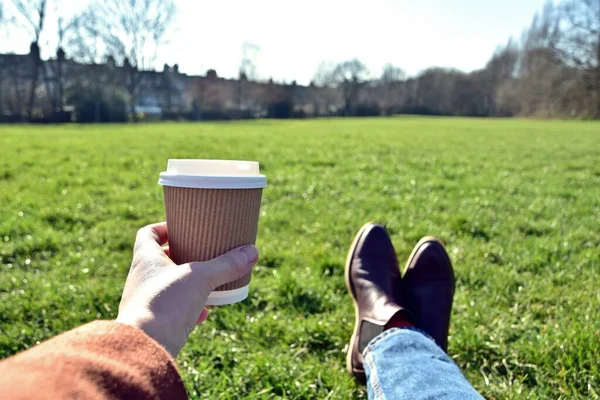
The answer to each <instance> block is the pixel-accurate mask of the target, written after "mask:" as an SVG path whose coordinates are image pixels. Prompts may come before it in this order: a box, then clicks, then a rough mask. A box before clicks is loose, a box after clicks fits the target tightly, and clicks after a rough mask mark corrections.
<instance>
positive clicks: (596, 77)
mask: <svg viewBox="0 0 600 400" xmlns="http://www.w3.org/2000/svg"><path fill="white" fill-rule="evenodd" d="M560 7H561V8H560V11H561V28H562V29H561V35H560V38H559V39H558V40H557V43H555V44H554V49H556V50H557V51H558V52H559V54H560V56H561V57H562V59H563V60H564V61H565V62H566V63H567V64H568V65H569V66H571V67H574V68H576V69H577V70H580V71H582V72H583V77H584V80H585V84H584V86H585V88H586V89H588V91H590V92H591V97H595V103H596V104H595V110H594V113H595V117H596V118H600V0H566V1H564V2H562V3H561V4H560Z"/></svg>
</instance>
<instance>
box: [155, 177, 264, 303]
mask: <svg viewBox="0 0 600 400" xmlns="http://www.w3.org/2000/svg"><path fill="white" fill-rule="evenodd" d="M163 188H164V193H165V209H166V213H167V227H168V230H169V252H170V254H171V259H172V260H173V261H174V262H175V263H177V264H184V263H187V262H192V261H207V260H212V259H213V258H215V257H217V256H220V255H221V254H224V253H226V252H228V251H229V250H232V249H235V248H236V247H240V246H244V245H250V244H255V243H256V231H257V228H258V217H259V213H260V201H261V197H262V189H195V188H183V187H171V186H163ZM250 279H251V273H249V274H247V275H246V276H243V277H242V278H240V279H238V280H236V281H233V282H230V283H228V284H226V285H223V286H220V287H218V288H217V289H215V292H220V291H231V290H235V289H240V288H244V287H246V286H248V285H249V284H250ZM218 295H219V293H215V296H214V297H218ZM211 303H213V304H208V303H207V305H215V304H214V301H213V302H211Z"/></svg>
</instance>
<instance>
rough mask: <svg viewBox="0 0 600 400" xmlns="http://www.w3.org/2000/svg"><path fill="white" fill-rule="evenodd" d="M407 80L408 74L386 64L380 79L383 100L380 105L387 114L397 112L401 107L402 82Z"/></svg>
mask: <svg viewBox="0 0 600 400" xmlns="http://www.w3.org/2000/svg"><path fill="white" fill-rule="evenodd" d="M405 79H406V72H404V70H403V69H402V68H399V67H395V66H393V65H392V64H386V65H385V66H384V67H383V72H382V74H381V78H380V89H381V92H382V93H381V94H382V98H381V100H380V103H381V105H382V108H383V111H384V113H385V114H392V113H394V112H397V111H398V109H399V108H400V107H401V104H400V103H401V91H402V81H404V80H405Z"/></svg>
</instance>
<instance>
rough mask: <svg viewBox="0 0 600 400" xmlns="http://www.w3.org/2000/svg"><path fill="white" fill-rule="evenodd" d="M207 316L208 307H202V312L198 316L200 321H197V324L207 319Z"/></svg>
mask: <svg viewBox="0 0 600 400" xmlns="http://www.w3.org/2000/svg"><path fill="white" fill-rule="evenodd" d="M206 318H208V309H207V308H206V307H204V308H203V309H202V312H201V313H200V316H199V317H198V321H196V325H200V324H201V323H203V322H204V321H206Z"/></svg>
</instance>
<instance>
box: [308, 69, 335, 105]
mask: <svg viewBox="0 0 600 400" xmlns="http://www.w3.org/2000/svg"><path fill="white" fill-rule="evenodd" d="M335 67H336V66H335V64H334V63H332V62H330V61H322V62H321V63H319V65H318V66H317V70H316V71H315V74H314V75H313V79H312V82H311V83H312V86H313V93H314V94H313V98H314V105H313V108H314V110H315V114H316V115H321V114H325V115H329V114H331V113H335V112H336V111H337V105H338V97H339V96H338V93H339V91H338V89H337V88H336V87H335V83H336V82H335V79H334V76H333V71H334V70H335Z"/></svg>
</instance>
